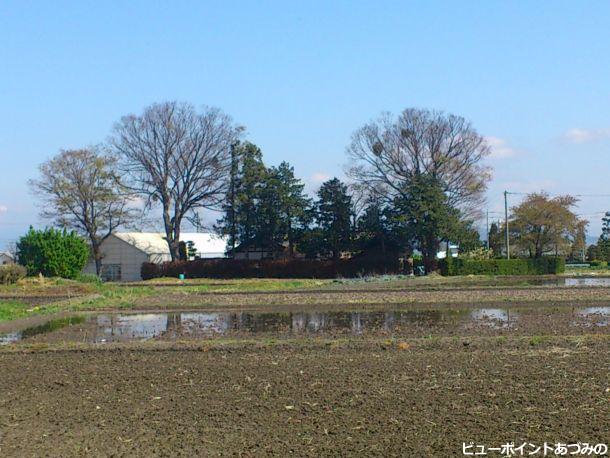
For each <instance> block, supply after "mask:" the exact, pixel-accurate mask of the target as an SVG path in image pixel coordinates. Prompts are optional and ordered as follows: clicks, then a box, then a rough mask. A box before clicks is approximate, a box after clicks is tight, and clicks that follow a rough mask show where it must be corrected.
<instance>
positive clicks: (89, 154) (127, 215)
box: [29, 148, 133, 275]
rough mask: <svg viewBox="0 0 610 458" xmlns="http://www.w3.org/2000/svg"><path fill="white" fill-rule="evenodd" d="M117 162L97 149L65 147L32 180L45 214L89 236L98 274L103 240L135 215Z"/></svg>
mask: <svg viewBox="0 0 610 458" xmlns="http://www.w3.org/2000/svg"><path fill="white" fill-rule="evenodd" d="M116 166H117V159H116V157H114V156H112V155H109V154H104V153H101V152H99V151H98V150H97V149H93V148H90V149H80V150H65V151H61V152H60V153H59V154H58V155H57V156H56V157H54V158H53V159H50V160H49V161H47V162H45V163H43V164H42V165H40V177H39V179H37V180H30V182H29V184H30V187H31V188H32V190H33V191H34V192H35V194H36V195H37V196H39V197H40V198H41V199H43V200H44V207H43V210H42V211H41V216H42V217H43V218H45V219H50V220H54V221H55V223H56V224H57V225H59V226H61V227H69V228H72V229H75V230H76V231H77V232H79V233H81V234H82V235H84V236H85V237H87V239H88V240H89V242H90V244H91V251H92V254H93V258H94V260H95V268H96V272H97V274H98V275H99V274H100V269H101V261H102V253H101V251H100V246H101V244H102V242H103V241H104V240H106V238H108V236H109V235H110V234H111V233H112V232H113V231H114V230H115V229H117V228H118V227H119V226H122V225H125V224H127V223H128V222H129V221H130V220H131V219H132V216H133V212H132V211H131V210H130V208H129V205H128V203H129V199H130V195H129V193H128V192H127V190H126V188H125V187H124V186H123V184H122V182H121V180H120V178H119V174H118V173H117V169H116Z"/></svg>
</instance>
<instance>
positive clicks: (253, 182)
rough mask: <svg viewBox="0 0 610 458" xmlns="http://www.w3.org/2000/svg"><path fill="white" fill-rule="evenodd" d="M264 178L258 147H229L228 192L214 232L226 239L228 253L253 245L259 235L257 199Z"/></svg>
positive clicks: (234, 145) (264, 170)
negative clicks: (239, 247)
mask: <svg viewBox="0 0 610 458" xmlns="http://www.w3.org/2000/svg"><path fill="white" fill-rule="evenodd" d="M266 178H267V169H266V167H265V164H264V163H263V158H262V152H261V150H260V148H258V147H257V146H256V145H254V144H253V143H250V142H245V143H234V144H233V146H232V148H231V171H230V175H229V179H230V183H229V190H228V192H227V196H226V199H225V203H224V205H223V211H224V216H223V217H222V218H221V219H220V220H219V221H218V224H217V225H216V230H217V231H218V232H219V233H220V234H222V235H227V236H228V237H229V241H228V250H229V252H231V253H232V252H233V251H234V249H235V246H236V245H238V244H241V243H254V242H255V239H256V237H257V235H258V233H259V232H260V230H259V228H260V226H261V215H260V200H261V197H262V191H263V189H264V186H265V180H266Z"/></svg>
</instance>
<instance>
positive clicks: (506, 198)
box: [504, 191, 510, 259]
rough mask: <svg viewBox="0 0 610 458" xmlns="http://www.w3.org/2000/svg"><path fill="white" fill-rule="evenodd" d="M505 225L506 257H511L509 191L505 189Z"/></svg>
mask: <svg viewBox="0 0 610 458" xmlns="http://www.w3.org/2000/svg"><path fill="white" fill-rule="evenodd" d="M504 226H505V227H506V259H510V241H509V240H508V191H504Z"/></svg>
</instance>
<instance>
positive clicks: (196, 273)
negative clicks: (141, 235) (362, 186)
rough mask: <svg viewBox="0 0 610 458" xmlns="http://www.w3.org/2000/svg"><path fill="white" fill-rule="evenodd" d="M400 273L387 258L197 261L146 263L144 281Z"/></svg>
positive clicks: (333, 276)
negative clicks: (180, 276)
mask: <svg viewBox="0 0 610 458" xmlns="http://www.w3.org/2000/svg"><path fill="white" fill-rule="evenodd" d="M396 273H400V265H399V262H398V259H397V258H395V257H388V256H360V257H356V258H352V259H341V260H339V261H337V262H333V261H331V260H312V259H286V260H260V261H254V260H235V259H196V260H194V261H175V262H166V263H163V264H153V263H149V262H145V263H144V264H142V268H141V275H142V278H143V279H144V280H148V279H151V278H160V277H178V276H179V275H180V274H184V275H185V276H186V277H187V278H337V277H359V276H364V275H383V274H396Z"/></svg>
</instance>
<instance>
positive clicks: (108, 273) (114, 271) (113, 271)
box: [100, 264, 121, 281]
mask: <svg viewBox="0 0 610 458" xmlns="http://www.w3.org/2000/svg"><path fill="white" fill-rule="evenodd" d="M100 277H101V279H102V280H103V281H119V280H120V279H121V265H120V264H103V265H102V271H101V272H100Z"/></svg>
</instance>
